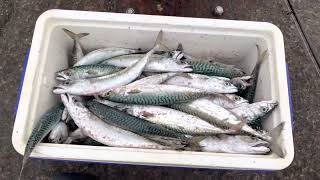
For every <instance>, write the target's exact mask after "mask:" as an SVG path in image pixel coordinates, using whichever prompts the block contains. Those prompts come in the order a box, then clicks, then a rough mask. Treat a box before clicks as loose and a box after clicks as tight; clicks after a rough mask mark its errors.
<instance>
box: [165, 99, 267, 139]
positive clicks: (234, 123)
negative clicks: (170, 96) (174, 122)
mask: <svg viewBox="0 0 320 180" xmlns="http://www.w3.org/2000/svg"><path fill="white" fill-rule="evenodd" d="M170 107H172V108H174V109H177V110H180V111H183V112H186V113H189V114H192V115H195V116H198V117H200V118H201V119H204V120H206V121H208V122H210V123H212V124H215V125H217V126H218V127H223V128H231V129H233V130H236V131H237V130H239V131H240V130H241V131H242V132H245V133H247V134H250V135H253V136H257V137H259V138H261V139H263V140H266V141H271V139H272V138H271V137H270V136H268V135H263V134H261V133H259V132H257V131H255V130H254V129H252V128H251V127H250V126H248V125H247V124H245V123H244V122H243V121H242V119H240V118H237V117H236V116H235V115H234V114H233V113H232V112H230V111H228V110H226V109H225V108H223V107H221V106H218V105H216V104H215V103H213V102H211V101H209V100H207V99H199V100H195V101H192V102H189V103H185V104H173V105H171V106H170Z"/></svg>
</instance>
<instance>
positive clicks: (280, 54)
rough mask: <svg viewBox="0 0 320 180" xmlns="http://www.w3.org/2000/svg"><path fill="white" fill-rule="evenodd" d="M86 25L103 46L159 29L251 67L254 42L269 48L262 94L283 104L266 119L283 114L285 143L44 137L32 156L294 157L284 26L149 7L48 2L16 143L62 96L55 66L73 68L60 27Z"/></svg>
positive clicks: (145, 37)
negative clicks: (123, 143) (263, 146)
mask: <svg viewBox="0 0 320 180" xmlns="http://www.w3.org/2000/svg"><path fill="white" fill-rule="evenodd" d="M62 28H67V29H70V30H72V31H74V32H76V33H80V32H88V33H90V35H89V36H87V37H84V38H83V39H81V43H82V44H83V46H84V48H85V49H87V50H92V49H96V48H101V47H111V46H115V47H127V48H138V47H139V48H142V49H146V50H147V49H150V48H151V47H152V45H153V43H154V41H155V39H156V35H157V33H158V32H159V30H161V29H162V30H163V43H164V44H165V45H167V46H168V47H170V48H172V49H173V48H175V47H176V46H177V45H178V43H182V44H183V47H184V50H185V52H187V53H188V54H191V55H193V56H198V57H203V58H208V57H215V59H214V60H216V61H219V62H223V63H227V64H234V65H235V66H237V67H240V68H242V69H244V70H245V71H246V72H247V73H250V72H251V70H252V69H253V67H254V65H255V63H256V60H257V52H256V48H255V45H256V44H258V45H259V46H260V47H261V48H262V49H263V50H264V49H268V52H269V57H268V59H267V60H266V61H264V63H263V64H262V66H261V70H260V76H259V81H258V87H257V94H256V97H255V99H256V100H269V99H276V100H277V101H278V102H279V106H278V107H277V108H276V109H275V110H274V111H273V113H272V114H271V116H269V117H268V119H266V121H265V122H266V123H265V124H264V127H265V128H266V129H267V130H270V129H271V128H273V127H275V126H276V125H278V124H279V123H280V122H285V126H284V130H283V132H282V134H281V136H280V138H279V139H278V142H279V143H280V144H281V146H282V148H284V149H285V150H286V155H285V157H284V158H280V157H278V156H277V155H275V154H273V153H272V154H269V155H245V154H224V153H209V152H190V151H182V152H181V151H179V152H178V151H170V150H151V149H134V148H118V147H102V146H101V147H100V146H83V145H66V144H48V143H40V144H39V145H38V146H37V147H36V148H35V150H34V151H33V153H32V157H38V158H46V159H61V160H79V161H90V162H112V163H126V164H143V165H157V166H180V167H197V168H215V169H217V168H223V169H257V170H280V169H284V168H286V167H287V166H289V165H290V163H291V162H292V160H293V157H294V149H293V139H292V126H291V115H290V106H289V95H288V85H287V73H286V63H285V54H284V43H283V36H282V33H281V31H280V30H279V29H278V28H277V27H276V26H275V25H273V24H270V23H265V22H248V21H231V20H216V19H199V18H183V17H166V16H150V15H132V14H115V13H104V12H84V11H67V10H49V11H46V12H45V13H43V14H42V15H41V16H40V17H39V19H38V20H37V23H36V27H35V30H34V36H33V40H32V47H31V51H30V55H29V61H28V64H27V68H26V73H25V77H24V83H23V88H22V91H21V97H20V102H19V106H18V111H17V116H16V120H15V125H14V130H13V135H12V143H13V146H14V148H15V149H16V151H18V152H19V153H20V154H23V152H24V147H25V145H26V142H27V138H28V137H29V136H30V134H31V131H32V128H33V126H34V124H35V122H37V121H38V120H39V118H40V116H41V115H42V114H44V113H45V112H46V111H47V110H48V109H49V108H51V107H52V106H53V105H55V104H56V103H57V102H58V101H60V99H59V96H57V95H54V94H53V93H52V88H53V86H55V85H56V81H55V72H56V71H58V70H61V69H64V68H67V64H68V63H67V62H68V61H67V58H68V54H69V53H70V52H71V49H72V45H73V41H72V40H71V39H70V38H69V37H68V36H67V35H66V34H65V33H64V32H63V31H62V30H61V29H62Z"/></svg>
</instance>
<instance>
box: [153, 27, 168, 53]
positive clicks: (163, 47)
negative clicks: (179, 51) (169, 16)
mask: <svg viewBox="0 0 320 180" xmlns="http://www.w3.org/2000/svg"><path fill="white" fill-rule="evenodd" d="M162 39H163V31H162V30H160V31H159V33H158V35H157V39H156V42H155V43H154V47H156V49H160V50H164V51H170V49H169V48H168V47H167V46H166V45H164V44H163V43H162Z"/></svg>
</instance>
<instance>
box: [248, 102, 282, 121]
mask: <svg viewBox="0 0 320 180" xmlns="http://www.w3.org/2000/svg"><path fill="white" fill-rule="evenodd" d="M251 105H252V106H253V107H252V110H253V111H255V114H257V115H259V116H260V117H262V116H264V115H266V114H268V113H269V112H270V111H272V110H273V109H274V108H275V107H276V106H277V105H278V103H277V101H274V100H270V101H260V102H256V103H253V104H251Z"/></svg>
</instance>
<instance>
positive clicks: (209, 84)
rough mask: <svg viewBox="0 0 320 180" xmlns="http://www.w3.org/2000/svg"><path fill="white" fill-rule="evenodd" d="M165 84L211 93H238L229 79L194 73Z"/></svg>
mask: <svg viewBox="0 0 320 180" xmlns="http://www.w3.org/2000/svg"><path fill="white" fill-rule="evenodd" d="M164 84H170V85H177V86H185V87H191V88H197V89H202V90H204V91H207V92H210V93H235V92H237V91H238V89H237V88H236V87H235V86H234V85H232V84H231V83H230V79H228V78H223V77H215V76H206V75H201V74H193V73H184V74H180V75H177V76H174V77H172V78H170V79H168V80H167V81H165V82H164Z"/></svg>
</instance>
